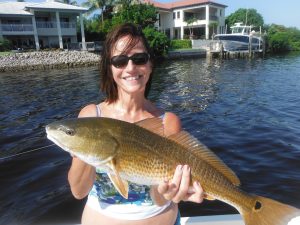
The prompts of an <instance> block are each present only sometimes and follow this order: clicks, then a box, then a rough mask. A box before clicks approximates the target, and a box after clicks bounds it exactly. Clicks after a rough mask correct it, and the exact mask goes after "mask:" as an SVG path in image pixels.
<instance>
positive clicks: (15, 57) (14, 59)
mask: <svg viewBox="0 0 300 225" xmlns="http://www.w3.org/2000/svg"><path fill="white" fill-rule="evenodd" d="M189 57H206V51H205V50H200V49H186V50H176V51H170V52H169V54H168V56H167V58H168V59H180V58H189ZM99 62H100V55H99V53H93V52H87V51H39V52H21V53H13V54H10V55H6V56H0V73H1V72H16V71H24V70H48V69H60V68H72V67H84V66H97V65H99Z"/></svg>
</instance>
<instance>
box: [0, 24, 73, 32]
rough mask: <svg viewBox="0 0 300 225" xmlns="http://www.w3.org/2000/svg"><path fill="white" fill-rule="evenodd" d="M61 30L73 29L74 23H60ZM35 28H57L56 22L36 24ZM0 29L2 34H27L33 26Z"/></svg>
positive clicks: (23, 25) (19, 25) (9, 25)
mask: <svg viewBox="0 0 300 225" xmlns="http://www.w3.org/2000/svg"><path fill="white" fill-rule="evenodd" d="M60 26H61V28H62V29H68V28H71V29H75V28H76V23H69V22H61V23H60ZM36 27H37V28H41V29H51V28H57V24H56V22H36ZM1 29H2V31H4V32H28V31H33V25H31V24H2V25H1Z"/></svg>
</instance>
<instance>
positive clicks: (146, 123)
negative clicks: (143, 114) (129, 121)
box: [135, 117, 165, 136]
mask: <svg viewBox="0 0 300 225" xmlns="http://www.w3.org/2000/svg"><path fill="white" fill-rule="evenodd" d="M135 124H136V125H138V126H139V127H142V128H144V129H146V130H149V131H151V132H153V133H155V134H158V135H160V136H165V135H164V125H163V120H162V119H161V118H159V117H153V118H149V119H144V120H141V121H139V122H136V123H135Z"/></svg>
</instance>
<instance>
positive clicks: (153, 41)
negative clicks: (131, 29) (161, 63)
mask: <svg viewBox="0 0 300 225" xmlns="http://www.w3.org/2000/svg"><path fill="white" fill-rule="evenodd" d="M143 32H144V34H145V37H146V38H147V41H148V42H149V45H150V47H151V48H152V50H153V53H154V55H155V56H162V55H165V54H166V53H167V52H168V48H169V46H170V41H169V39H168V38H167V36H166V35H165V34H164V33H162V32H159V31H157V30H156V29H155V28H154V27H150V26H148V27H146V28H145V29H144V30H143Z"/></svg>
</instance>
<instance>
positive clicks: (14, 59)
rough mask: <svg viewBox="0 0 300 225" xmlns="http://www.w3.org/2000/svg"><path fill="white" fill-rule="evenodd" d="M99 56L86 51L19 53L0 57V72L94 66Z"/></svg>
mask: <svg viewBox="0 0 300 225" xmlns="http://www.w3.org/2000/svg"><path fill="white" fill-rule="evenodd" d="M99 60H100V55H99V54H98V53H93V52H87V51H39V52H21V53H13V54H10V55H6V56H0V72H15V71H23V70H47V69H59V68H71V67H83V66H96V65H98V64H99Z"/></svg>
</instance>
